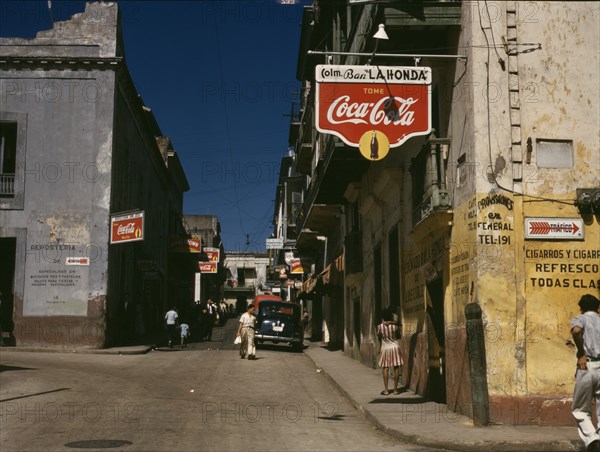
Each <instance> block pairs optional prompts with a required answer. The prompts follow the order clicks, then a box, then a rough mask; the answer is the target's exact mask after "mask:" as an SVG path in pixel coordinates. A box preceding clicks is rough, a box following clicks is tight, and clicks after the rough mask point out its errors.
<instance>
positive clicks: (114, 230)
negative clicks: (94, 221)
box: [110, 212, 144, 244]
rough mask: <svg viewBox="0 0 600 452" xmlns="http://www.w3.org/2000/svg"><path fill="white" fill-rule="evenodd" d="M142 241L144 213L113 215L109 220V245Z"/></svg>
mask: <svg viewBox="0 0 600 452" xmlns="http://www.w3.org/2000/svg"><path fill="white" fill-rule="evenodd" d="M138 240H144V212H134V213H128V214H118V215H113V216H111V218H110V243H111V244H113V243H125V242H135V241H138Z"/></svg>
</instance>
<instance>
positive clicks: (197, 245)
mask: <svg viewBox="0 0 600 452" xmlns="http://www.w3.org/2000/svg"><path fill="white" fill-rule="evenodd" d="M201 244H202V239H201V238H200V235H199V234H189V235H187V236H173V237H171V240H170V247H169V249H170V251H171V252H174V253H194V254H198V253H200V251H201V250H202V247H201Z"/></svg>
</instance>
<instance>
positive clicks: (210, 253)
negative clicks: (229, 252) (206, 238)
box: [204, 246, 220, 262]
mask: <svg viewBox="0 0 600 452" xmlns="http://www.w3.org/2000/svg"><path fill="white" fill-rule="evenodd" d="M204 253H205V254H206V256H207V257H208V261H209V262H219V254H220V253H219V248H208V247H206V246H205V247H204Z"/></svg>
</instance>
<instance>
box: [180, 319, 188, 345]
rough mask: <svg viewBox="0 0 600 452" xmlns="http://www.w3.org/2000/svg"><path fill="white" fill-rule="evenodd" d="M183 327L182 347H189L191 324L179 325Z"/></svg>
mask: <svg viewBox="0 0 600 452" xmlns="http://www.w3.org/2000/svg"><path fill="white" fill-rule="evenodd" d="M179 328H180V329H181V348H187V339H188V336H189V334H190V326H189V325H188V324H187V323H182V324H181V325H179Z"/></svg>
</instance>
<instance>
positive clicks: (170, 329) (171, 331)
mask: <svg viewBox="0 0 600 452" xmlns="http://www.w3.org/2000/svg"><path fill="white" fill-rule="evenodd" d="M178 317H179V316H178V315H177V311H175V306H173V307H171V309H170V310H169V311H167V313H166V314H165V320H166V321H167V336H168V338H169V347H170V348H173V341H174V340H175V339H174V338H175V337H176V333H177V318H178Z"/></svg>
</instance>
